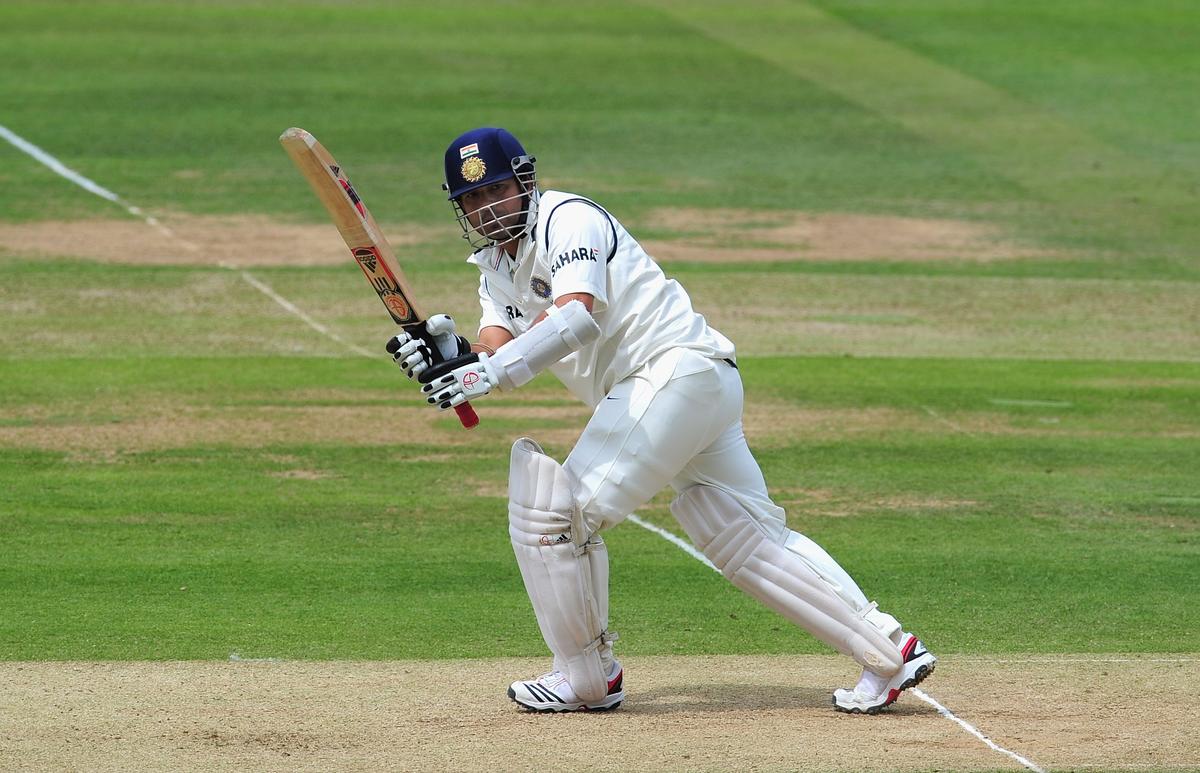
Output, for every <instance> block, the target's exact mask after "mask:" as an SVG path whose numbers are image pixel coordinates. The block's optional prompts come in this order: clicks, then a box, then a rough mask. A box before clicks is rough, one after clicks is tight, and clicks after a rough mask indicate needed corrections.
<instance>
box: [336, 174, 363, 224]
mask: <svg viewBox="0 0 1200 773" xmlns="http://www.w3.org/2000/svg"><path fill="white" fill-rule="evenodd" d="M338 182H339V183H341V184H342V189H343V190H345V191H346V195H347V196H349V197H350V201H351V203H353V204H354V208H355V209H357V210H358V214H359V216H361V217H364V218H365V217H366V216H367V208H366V207H365V206H363V203H362V199H360V198H359V197H358V191H356V190H354V186H353V185H351V184H350V181H349V180H347V179H346V178H345V177H339V178H338Z"/></svg>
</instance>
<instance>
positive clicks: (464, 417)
mask: <svg viewBox="0 0 1200 773" xmlns="http://www.w3.org/2000/svg"><path fill="white" fill-rule="evenodd" d="M454 412H455V413H457V414H458V420H459V421H461V422H462V425H463V427H465V428H466V429H471V428H472V427H474V426H476V425H478V424H479V414H478V413H475V409H474V408H472V407H471V404H470V403H463V404H462V405H456V406H454Z"/></svg>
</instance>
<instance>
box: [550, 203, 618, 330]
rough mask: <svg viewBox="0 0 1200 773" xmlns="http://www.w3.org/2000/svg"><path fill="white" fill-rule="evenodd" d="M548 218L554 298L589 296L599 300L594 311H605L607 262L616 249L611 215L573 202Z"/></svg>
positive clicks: (590, 205) (552, 293)
mask: <svg viewBox="0 0 1200 773" xmlns="http://www.w3.org/2000/svg"><path fill="white" fill-rule="evenodd" d="M547 217H548V218H549V222H547V224H546V228H547V235H546V254H547V255H548V256H549V258H550V292H551V295H552V297H554V298H558V297H560V296H563V295H566V294H568V293H587V294H588V295H591V296H592V297H594V298H595V299H596V304H595V307H594V308H593V311H599V310H602V309H604V308H606V307H607V306H608V290H607V287H608V259H609V257H610V256H611V255H612V254H613V251H614V249H615V247H616V229H615V227H614V226H613V224H612V220H611V218H609V216H608V213H607V212H605V211H604V210H603V209H601V208H600V207H599V206H597V205H595V204H593V203H592V202H590V201H587V200H585V199H573V200H568V201H566V202H563V203H562V204H559V205H558V206H556V207H555V208H554V209H553V210H551V211H550V213H549V214H548V215H547Z"/></svg>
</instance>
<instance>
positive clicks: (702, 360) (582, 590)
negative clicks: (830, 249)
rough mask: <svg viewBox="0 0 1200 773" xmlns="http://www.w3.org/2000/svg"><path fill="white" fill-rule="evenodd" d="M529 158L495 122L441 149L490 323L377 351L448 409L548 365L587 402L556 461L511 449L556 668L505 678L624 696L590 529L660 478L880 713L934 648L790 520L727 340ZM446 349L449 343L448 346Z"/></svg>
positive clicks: (601, 553)
mask: <svg viewBox="0 0 1200 773" xmlns="http://www.w3.org/2000/svg"><path fill="white" fill-rule="evenodd" d="M534 162H535V159H534V157H533V156H531V155H529V154H528V153H526V152H525V149H524V148H523V147H522V146H521V143H520V142H518V141H517V139H516V138H515V137H514V136H513V135H512V134H510V133H509V132H507V131H505V130H504V129H498V128H480V129H474V130H472V131H469V132H467V133H466V134H463V135H462V136H460V137H458V138H457V139H456V140H454V142H452V143H451V144H450V147H449V148H448V149H447V150H446V157H445V173H446V183H445V186H444V188H445V190H446V192H447V194H448V198H449V201H450V204H451V206H452V207H453V209H454V212H455V215H456V217H457V219H458V223H459V225H460V226H461V227H462V230H463V238H464V239H466V240H467V241H468V242H469V243H470V244H471V246H472V247H474V248H475V252H474V253H473V254H472V255H471V257H470V258H468V262H470V263H472V264H474V265H475V266H476V267H478V269H479V273H480V277H479V304H480V307H481V318H480V322H479V334H478V341H477V342H476V343H474V344H469V343H468V342H467V341H466V340H465V339H464V338H462V337H461V336H459V335H457V334H456V333H455V332H454V328H453V325H452V323H449V321H448V318H446V317H444V315H438V317H431V320H430V321H431V323H432V322H433V320H434V319H437V320H438V323H437V324H436V325H434V324H431V325H430V329H431V330H439V331H441V332H439V333H438V334H437V335H435V336H430V335H421V336H417V337H414V336H411V335H409V334H407V333H401V334H400V335H398V336H396V337H394V338H393V339H391V340H390V341H388V346H387V349H388V352H389V353H390V354H392V356H393V358H394V359H395V361H396V363H397V364H398V365H399V366H400V368H401V369H402V370H403V371H404V372H405V373H406V374H407V375H408V376H409V378H415V379H417V380H418V381H419V382H420V383H421V384H422V385H423V386H422V387H421V389H422V391H423V392H424V393H425V394H426V396H427V400H428V402H429V403H430V404H431V405H435V406H437V407H438V408H440V409H442V410H446V409H449V408H453V407H454V406H456V405H459V404H460V403H462V402H464V401H467V400H478V399H480V398H482V397H484V396H485V395H488V394H491V393H493V392H497V391H499V392H507V391H510V390H513V389H518V388H520V387H521V386H523V385H525V384H527V383H529V381H531V380H532V379H533V378H534V376H536V375H537V374H538V373H541V372H542V371H544V370H549V371H551V372H552V373H553V374H554V375H555V376H557V377H558V378H559V380H561V381H562V382H563V384H564V385H565V386H566V387H567V389H569V390H570V391H571V392H572V393H573V394H575V396H577V397H578V398H579V399H581V400H583V401H584V402H585V403H587V404H588V405H589V406H591V407H592V409H593V413H592V417H591V419H590V420H589V421H588V424H587V427H586V428H585V429H584V430H583V434H582V435H581V436H580V438H579V442H578V444H577V445H576V446H575V448H574V449H573V450H572V451H571V453H570V454H569V455H568V456H567V458H566V461H565V462H563V463H562V464H559V463H558V462H557V461H555V460H554V459H552V458H550V457H549V456H547V455H546V454H545V453H544V452H543V451H542V449H541V447H540V446H539V445H538V444H537V443H535V442H534V441H533V440H530V439H528V438H521V439H519V440H517V441H516V443H515V444H514V445H513V448H512V457H511V463H510V467H509V484H508V493H509V505H508V525H509V526H508V531H509V536H510V537H511V539H512V545H513V552H514V553H515V554H516V559H517V566H518V567H519V568H520V571H521V577H522V579H523V580H524V583H525V589H526V591H527V592H528V593H529V600H530V601H531V602H532V605H533V611H534V614H535V615H536V617H537V622H538V626H539V628H540V629H541V633H542V636H543V637H544V638H545V640H546V644H547V645H548V646H549V648H550V651H551V652H552V653H553V655H554V664H553V668H552V669H551V671H550V672H549V673H546V674H543V675H542V676H539V677H537V678H536V679H529V680H524V681H516V682H513V683H512V685H511V686H510V687H509V688H508V697H509V698H511V699H512V700H513V701H515V702H516V703H518V704H519V705H521V706H522V707H524V708H525V709H529V710H532V711H542V712H551V711H553V712H560V711H603V710H608V709H614V708H616V707H617V706H619V705H620V704H621V702H622V701H623V700H624V699H625V691H624V686H623V673H622V670H621V664H620V662H619V661H618V660H617V659H616V657H615V656H614V654H613V641H614V640H615V639H616V638H617V637H616V634H615V633H613V632H611V631H609V630H608V551H607V548H606V547H605V544H604V541H603V540H602V539H601V536H600V535H601V533H602V532H603V531H604V530H605V529H608V528H611V527H613V526H616V525H617V524H619V523H620V522H621V521H622V520H623V519H624V518H625V517H626V516H628V515H629V514H630V513H632V512H633V511H634V510H636V509H637V508H638V507H640V506H642V505H643V504H645V503H646V502H648V501H649V500H650V499H651V497H653V496H654V495H655V494H656V493H657V492H659V491H660V490H661V489H663V488H664V487H665V486H668V485H669V486H671V487H672V488H673V489H674V490H675V491H676V492H677V494H678V496H677V497H676V498H675V500H674V501H673V502H672V503H671V512H672V513H673V514H674V516H675V518H676V519H677V520H678V521H679V524H680V526H681V527H682V528H683V529H684V531H686V532H687V534H688V536H689V537H690V538H691V540H692V542H694V543H695V545H696V546H697V547H698V548H699V549H700V550H701V551H703V553H704V555H706V556H707V557H708V558H709V560H711V561H712V562H713V564H715V565H716V566H717V568H719V569H720V570H721V572H722V573H723V574H724V575H725V577H727V578H728V579H729V580H730V581H731V582H732V583H733V584H734V585H736V586H737V587H738V588H741V589H742V590H743V591H745V592H746V593H748V594H750V595H751V596H753V597H754V598H756V599H758V600H759V601H760V602H762V603H763V604H766V605H767V606H768V607H770V608H771V609H774V610H775V611H776V612H778V613H779V614H781V615H783V616H784V617H786V618H787V619H788V620H790V621H791V622H793V623H794V624H796V625H798V626H800V627H801V628H804V629H805V630H807V631H808V632H809V633H811V634H812V635H813V636H815V637H817V638H818V639H820V640H821V641H823V642H825V643H826V644H828V645H829V646H830V647H833V648H834V649H835V650H837V651H838V652H841V653H842V654H844V655H848V656H849V657H851V658H853V659H854V660H855V661H856V662H857V663H858V664H859V665H861V666H862V669H863V670H862V675H861V677H860V678H859V680H858V683H857V684H856V685H855V686H854V687H852V688H849V689H839V690H835V691H834V693H833V706H834V708H835V709H837V710H838V711H844V712H849V713H866V714H874V713H876V712H878V711H879V710H880V709H882V708H884V707H886V706H889V705H890V704H892V703H893V702H894V701H895V700H896V699H897V698H898V697H899V695H900V693H901V691H903V690H905V689H908V688H909V687H912V686H914V685H916V684H918V683H919V682H921V681H922V680H923V679H924V678H925V677H926V676H928V675H929V674H930V673H932V672H933V669H934V665H935V664H936V662H937V659H936V658H935V657H934V656H933V655H932V654H931V653H930V652H929V651H928V650H927V649H926V648H925V646H924V645H923V644H922V643H921V641H920V640H919V639H918V638H917V637H916V636H915V635H913V634H912V633H908V632H906V631H905V630H904V629H903V628H902V626H901V625H900V623H899V621H897V620H896V618H895V617H893V616H892V615H890V614H887V613H885V612H883V611H881V610H879V609H877V608H876V605H875V603H873V602H870V601H868V599H867V597H866V595H864V594H863V592H862V591H861V590H860V589H859V587H858V585H857V584H856V583H855V582H854V580H853V579H851V577H850V576H849V574H847V573H846V571H845V570H843V569H842V568H841V567H840V566H839V565H838V563H837V562H836V561H835V560H834V559H833V558H832V557H831V556H830V555H829V554H828V553H826V552H825V551H824V550H823V549H822V548H821V547H820V546H819V545H817V544H816V543H815V542H813V541H812V540H810V539H808V538H807V537H805V536H803V535H801V534H798V533H796V532H794V531H791V530H790V529H788V527H787V523H786V521H785V518H784V511H783V509H782V508H780V507H779V506H778V505H776V504H775V503H774V502H773V501H772V500H771V497H770V496H769V495H768V493H767V487H766V483H765V481H764V479H763V475H762V472H761V471H760V469H759V466H758V463H757V462H756V461H755V459H754V456H753V455H752V454H751V453H750V449H749V447H748V446H747V444H746V438H745V435H744V434H743V431H742V382H741V378H740V376H739V374H738V368H737V362H736V354H735V351H734V346H733V344H732V343H731V342H730V341H729V339H727V338H726V337H725V336H723V335H722V334H721V333H719V332H718V331H717V330H715V329H713V328H712V327H711V326H710V325H709V324H708V323H707V322H706V321H705V319H704V317H703V316H701V315H700V314H698V313H696V311H695V310H694V309H693V308H692V303H691V299H690V298H689V297H688V294H687V293H686V292H685V291H684V289H683V287H681V286H680V285H679V284H678V283H677V282H675V281H674V280H671V279H667V278H666V276H665V275H664V274H663V272H662V270H661V269H660V268H659V266H658V264H657V263H655V262H654V260H653V259H652V258H651V257H650V256H649V255H647V254H646V252H645V251H644V250H643V249H642V248H641V246H640V245H639V244H638V242H637V241H636V240H635V239H634V238H633V237H632V236H630V234H629V233H628V232H627V231H626V230H625V229H624V228H623V227H622V226H621V224H620V223H619V222H617V220H616V218H614V217H613V216H612V215H611V214H609V213H608V212H607V211H606V210H605V209H604V208H603V207H601V206H600V205H599V204H597V203H596V202H594V201H592V200H590V199H587V198H585V197H583V196H576V195H574V194H570V193H564V192H561V191H554V190H545V191H542V190H539V189H538V187H537V180H536V176H535V165H534ZM442 352H459V353H460V354H459V355H458V356H456V357H450V358H447V357H445V356H444V355H443V354H442Z"/></svg>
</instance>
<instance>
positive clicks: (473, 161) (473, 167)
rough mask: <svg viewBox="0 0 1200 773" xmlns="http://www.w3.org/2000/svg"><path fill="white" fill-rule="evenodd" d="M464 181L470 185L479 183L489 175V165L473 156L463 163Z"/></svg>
mask: <svg viewBox="0 0 1200 773" xmlns="http://www.w3.org/2000/svg"><path fill="white" fill-rule="evenodd" d="M461 171H462V176H463V179H464V180H466V181H467V182H469V183H477V182H479V181H480V180H482V179H483V176H484V175H485V174H487V164H485V163H483V159H482V158H480V157H479V156H471V157H470V158H468V159H467V160H466V161H464V162H463V163H462V170H461Z"/></svg>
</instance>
